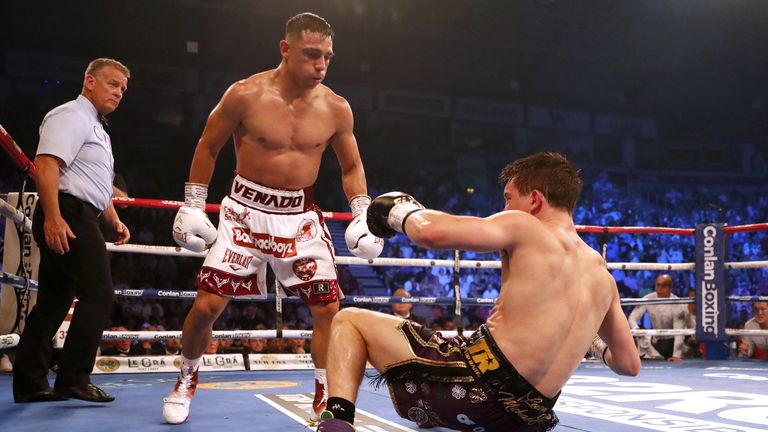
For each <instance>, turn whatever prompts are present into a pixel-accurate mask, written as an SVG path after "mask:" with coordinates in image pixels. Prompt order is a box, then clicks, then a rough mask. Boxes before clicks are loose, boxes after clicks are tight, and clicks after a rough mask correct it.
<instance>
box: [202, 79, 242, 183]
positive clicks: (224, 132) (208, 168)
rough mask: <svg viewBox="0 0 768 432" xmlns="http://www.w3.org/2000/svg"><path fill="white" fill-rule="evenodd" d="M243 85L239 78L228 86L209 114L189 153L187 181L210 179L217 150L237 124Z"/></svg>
mask: <svg viewBox="0 0 768 432" xmlns="http://www.w3.org/2000/svg"><path fill="white" fill-rule="evenodd" d="M243 87H244V84H242V82H238V83H235V84H233V85H232V86H230V87H229V88H228V89H227V91H226V92H224V96H222V98H221V101H219V103H218V105H216V107H215V108H213V111H211V114H210V115H209V116H208V121H207V122H206V123H205V129H203V134H202V135H201V136H200V140H199V141H198V142H197V147H195V154H194V156H193V157H192V166H191V167H190V169H189V181H190V183H198V184H203V185H207V184H209V183H210V182H211V177H212V176H213V170H214V168H215V166H216V158H217V157H218V156H219V151H220V150H221V149H222V148H223V147H224V145H226V144H227V142H228V141H229V139H230V137H231V136H232V133H233V132H234V131H235V128H237V126H238V125H239V124H240V121H241V119H242V114H243V112H244V109H245V106H246V104H247V103H248V102H247V101H246V100H245V95H244V92H245V89H244V88H243Z"/></svg>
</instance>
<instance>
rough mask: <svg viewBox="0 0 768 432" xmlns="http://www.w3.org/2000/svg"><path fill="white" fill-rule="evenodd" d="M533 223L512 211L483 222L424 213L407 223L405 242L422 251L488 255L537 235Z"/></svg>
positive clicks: (482, 219) (481, 220)
mask: <svg viewBox="0 0 768 432" xmlns="http://www.w3.org/2000/svg"><path fill="white" fill-rule="evenodd" d="M534 219H535V218H534V217H533V216H531V215H529V214H527V213H523V212H520V211H514V210H510V211H503V212H501V213H496V214H494V215H491V216H488V217H484V218H481V217H475V216H455V215H451V214H448V213H443V212H439V211H435V210H425V211H420V212H417V213H414V214H413V215H412V216H411V217H409V218H408V219H406V221H405V224H404V229H405V233H406V234H407V235H408V238H410V239H411V240H413V241H414V243H416V244H417V245H419V246H422V247H425V248H429V249H462V250H469V251H475V252H491V251H498V250H502V249H509V248H514V247H515V246H516V245H517V244H518V243H519V242H520V241H521V240H523V239H525V238H526V236H531V235H534V234H533V233H537V232H539V227H538V226H537V223H538V222H537V221H535V220H534Z"/></svg>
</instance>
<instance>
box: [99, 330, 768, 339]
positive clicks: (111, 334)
mask: <svg viewBox="0 0 768 432" xmlns="http://www.w3.org/2000/svg"><path fill="white" fill-rule="evenodd" d="M438 331H439V332H440V333H441V334H442V335H443V336H444V337H453V336H456V335H457V334H458V332H457V331H456V330H438ZM631 332H632V335H633V336H693V335H695V334H696V330H695V329H633V330H631ZM725 332H726V334H728V335H734V336H736V335H740V336H766V335H768V330H744V329H725ZM213 337H214V339H276V338H280V337H279V336H278V332H277V330H276V329H275V330H216V331H214V332H213ZM282 338H283V339H310V338H312V330H283V335H282ZM125 339H130V340H163V339H181V331H105V332H104V333H103V334H102V340H125Z"/></svg>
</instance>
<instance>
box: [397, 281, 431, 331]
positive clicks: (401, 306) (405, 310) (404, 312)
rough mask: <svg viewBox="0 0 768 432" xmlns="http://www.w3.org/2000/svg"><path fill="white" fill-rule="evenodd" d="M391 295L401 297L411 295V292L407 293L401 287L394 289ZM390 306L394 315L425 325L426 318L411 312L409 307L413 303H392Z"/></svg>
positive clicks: (411, 306) (411, 307)
mask: <svg viewBox="0 0 768 432" xmlns="http://www.w3.org/2000/svg"><path fill="white" fill-rule="evenodd" d="M392 295H393V296H394V297H403V298H410V297H411V293H409V292H408V291H406V290H405V289H403V288H399V289H396V290H395V292H393V293H392ZM390 306H391V307H392V313H393V314H394V315H395V316H396V317H400V318H403V319H407V320H411V321H415V322H417V323H419V324H421V325H427V319H426V318H424V317H423V316H419V315H414V314H412V313H411V309H413V303H392V304H391V305H390Z"/></svg>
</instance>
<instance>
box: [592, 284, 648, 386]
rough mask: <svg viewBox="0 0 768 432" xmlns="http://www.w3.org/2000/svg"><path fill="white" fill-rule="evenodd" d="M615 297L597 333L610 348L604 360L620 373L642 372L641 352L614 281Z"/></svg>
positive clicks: (635, 373) (632, 373) (633, 373)
mask: <svg viewBox="0 0 768 432" xmlns="http://www.w3.org/2000/svg"><path fill="white" fill-rule="evenodd" d="M612 285H613V298H612V300H611V306H610V308H609V309H608V312H607V313H606V314H605V317H604V318H603V322H602V324H601V325H600V330H598V332H597V334H598V335H599V336H600V338H601V339H602V340H603V341H605V344H606V346H607V347H608V349H607V350H606V351H605V354H604V356H603V361H604V362H605V364H606V365H608V367H610V368H611V370H613V371H614V372H616V373H617V374H619V375H630V376H635V375H637V374H638V373H639V372H640V354H638V352H637V347H636V346H635V341H634V338H632V333H630V330H629V324H628V323H627V319H626V318H625V317H624V312H623V311H622V310H621V303H619V292H618V290H617V289H616V283H615V282H613V283H612Z"/></svg>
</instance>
